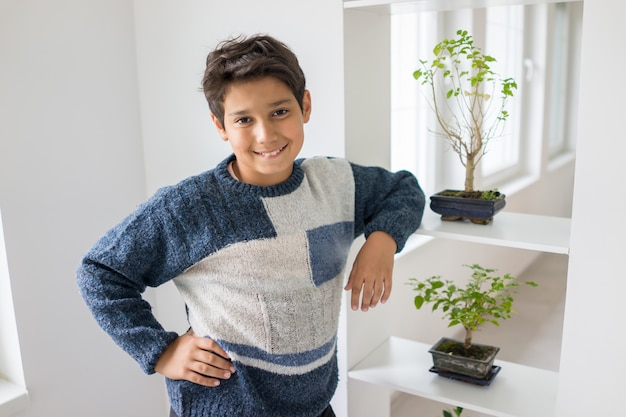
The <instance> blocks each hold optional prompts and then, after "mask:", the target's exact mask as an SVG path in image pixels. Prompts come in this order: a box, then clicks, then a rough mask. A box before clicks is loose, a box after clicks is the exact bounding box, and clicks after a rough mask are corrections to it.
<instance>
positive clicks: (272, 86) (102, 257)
mask: <svg viewBox="0 0 626 417" xmlns="http://www.w3.org/2000/svg"><path fill="white" fill-rule="evenodd" d="M202 86H203V90H204V93H205V96H206V98H207V101H208V103H209V108H210V110H211V118H212V120H213V123H214V124H215V126H216V128H217V130H218V132H219V133H220V135H221V137H222V139H223V140H225V141H229V142H230V145H231V146H232V149H233V154H232V155H231V156H229V157H228V158H226V159H225V160H224V161H223V162H221V163H220V164H219V165H218V166H217V167H216V168H215V169H213V170H210V171H207V172H205V173H202V174H200V175H197V176H194V177H191V178H188V179H186V180H184V181H182V182H181V183H179V184H177V185H175V186H171V187H166V188H163V189H161V190H159V191H158V192H157V193H156V194H155V195H154V196H153V197H152V198H151V199H149V200H148V201H147V202H146V203H144V204H143V205H141V206H140V207H139V208H138V209H137V210H136V212H135V213H133V214H132V215H130V216H129V217H128V218H126V219H125V220H124V221H123V222H122V223H121V224H119V225H117V226H116V227H114V228H113V229H112V230H110V231H109V232H108V233H107V234H105V235H104V236H103V237H102V238H101V239H100V240H99V241H98V242H97V243H96V244H95V245H94V247H93V248H92V249H91V250H90V251H89V252H88V253H87V254H86V255H85V258H84V259H83V262H82V264H81V266H80V267H79V270H78V283H79V287H80V290H81V292H82V295H83V297H84V299H85V301H86V303H87V305H88V306H89V307H90V309H91V310H92V312H93V314H94V316H95V318H96V319H97V321H98V323H99V324H100V326H102V328H103V329H104V330H105V331H107V332H108V333H109V334H110V335H111V337H112V338H113V339H114V340H115V341H116V343H118V344H119V345H120V346H121V347H122V348H124V349H125V350H126V351H127V352H128V353H129V354H130V355H131V356H132V357H133V358H134V359H135V360H137V361H138V362H139V364H140V365H141V367H142V369H143V370H144V371H145V372H146V373H154V372H158V373H161V374H163V375H164V376H165V377H166V383H167V387H168V392H169V396H170V401H171V404H172V416H179V417H207V416H229V417H232V416H259V417H264V416H267V417H281V416H289V417H295V416H297V417H317V416H334V413H333V412H332V410H331V409H330V405H329V403H330V400H331V398H332V396H333V393H334V391H335V388H336V386H337V357H336V336H337V326H338V316H339V310H340V302H341V287H342V285H343V277H344V271H345V264H346V259H347V256H348V251H349V249H350V246H351V244H352V242H353V240H354V239H355V238H356V237H357V236H359V235H361V234H363V233H364V234H365V236H366V242H365V243H364V245H363V247H362V248H361V250H360V252H359V254H358V255H357V257H356V260H355V262H354V265H353V267H352V270H351V273H350V275H349V278H348V282H347V285H346V286H345V289H346V290H349V291H351V292H352V296H351V307H352V309H354V310H356V309H358V308H359V305H360V308H361V309H362V310H363V311H367V310H368V309H369V308H372V307H375V306H376V305H377V304H378V303H379V302H383V303H384V302H385V301H386V300H387V299H388V298H389V294H390V291H391V277H392V268H393V259H394V258H393V256H394V253H396V252H397V251H400V250H401V249H402V247H403V246H404V243H405V241H406V239H407V238H408V236H409V235H410V234H411V233H413V232H414V231H415V229H416V228H417V227H418V226H419V224H420V221H421V217H422V213H423V209H424V195H423V193H422V191H421V189H420V187H419V185H418V183H417V181H416V180H415V178H414V177H413V176H412V175H411V174H409V173H407V172H399V173H395V174H393V173H390V172H388V171H386V170H383V169H380V168H373V167H362V166H358V165H354V164H351V163H349V162H347V161H345V160H343V159H335V158H309V159H302V160H301V159H298V160H296V156H297V155H298V153H299V152H300V149H301V148H302V144H303V141H304V129H303V125H304V123H307V122H308V120H309V117H310V114H311V95H310V93H309V91H307V90H306V89H305V78H304V74H303V73H302V70H301V68H300V66H299V64H298V60H297V58H296V57H295V55H294V54H293V53H292V52H291V51H290V50H289V49H288V48H287V47H286V46H285V45H284V44H282V43H281V42H279V41H277V40H276V39H274V38H272V37H269V36H262V35H258V36H253V37H250V38H237V39H231V40H228V41H225V42H222V43H221V44H220V45H218V47H217V49H216V50H215V51H213V52H212V53H210V54H209V56H208V58H207V67H206V72H205V75H204V79H203V82H202ZM172 279H173V280H174V282H175V284H176V286H177V288H178V290H179V291H180V293H181V295H182V297H183V299H184V301H185V304H186V307H187V314H188V319H189V324H190V326H191V327H190V330H189V331H188V332H187V333H186V334H183V335H181V336H179V335H178V334H176V333H173V332H168V331H165V330H164V329H163V328H162V327H161V326H160V324H159V323H158V322H157V321H156V319H155V317H154V316H153V315H152V313H151V311H150V306H149V305H148V304H147V303H146V302H145V301H144V300H142V298H141V293H142V292H143V291H144V290H145V288H146V286H153V287H155V286H158V285H161V284H163V283H164V282H166V281H169V280H172Z"/></svg>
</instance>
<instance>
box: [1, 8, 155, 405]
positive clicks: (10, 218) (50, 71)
mask: <svg viewBox="0 0 626 417" xmlns="http://www.w3.org/2000/svg"><path fill="white" fill-rule="evenodd" d="M133 30H134V25H133V13H132V3H130V2H128V1H125V0H107V1H104V0H103V1H83V0H58V1H55V2H48V1H34V0H26V1H3V2H0V57H1V58H0V59H1V60H2V63H1V65H0V91H1V92H2V93H1V94H0V115H1V116H0V117H1V118H2V122H1V123H0V207H2V216H3V221H4V232H5V238H6V249H7V257H8V264H9V270H10V277H11V284H12V290H13V299H14V305H15V313H16V319H17V325H18V333H19V338H20V345H21V351H22V359H23V365H24V373H25V375H24V376H25V380H26V385H27V388H28V390H29V392H30V398H31V406H30V408H28V409H26V410H24V411H23V412H20V413H18V414H17V416H18V417H44V416H45V417H67V416H120V417H131V416H132V417H134V416H156V415H159V412H160V413H162V414H163V413H164V410H165V407H166V405H165V399H164V398H163V396H162V391H163V389H162V382H161V381H160V380H159V379H158V378H156V377H155V378H148V377H146V376H144V375H143V374H142V372H141V371H140V370H139V368H138V367H137V366H136V365H135V364H134V362H133V361H132V360H130V359H128V357H127V356H126V355H125V354H124V353H122V352H121V350H119V349H118V348H117V347H116V346H114V345H113V343H111V341H110V340H109V338H108V337H107V336H105V335H104V334H103V332H102V331H100V330H99V329H98V328H97V326H95V322H94V320H93V319H92V318H91V316H90V314H89V312H88V311H87V309H86V307H85V306H84V304H83V302H82V299H81V298H80V296H79V294H78V290H77V288H76V284H75V271H76V267H77V265H78V263H79V261H80V258H81V255H82V254H83V253H84V252H85V251H86V250H87V249H88V248H89V246H90V245H91V244H92V243H93V242H94V241H95V239H96V238H97V237H98V236H99V235H100V234H102V233H103V232H104V231H105V230H106V228H108V227H110V226H111V225H112V224H113V223H114V222H117V221H118V220H120V219H121V217H122V216H123V215H125V214H126V213H127V212H128V211H129V210H131V209H133V207H135V205H136V204H137V203H139V202H140V201H141V200H142V199H143V198H144V196H145V184H144V175H143V171H144V166H143V158H142V147H141V136H140V126H139V112H138V95H137V77H136V65H135V50H134V34H133ZM155 394H158V395H155ZM145 398H152V400H150V401H146V400H145Z"/></svg>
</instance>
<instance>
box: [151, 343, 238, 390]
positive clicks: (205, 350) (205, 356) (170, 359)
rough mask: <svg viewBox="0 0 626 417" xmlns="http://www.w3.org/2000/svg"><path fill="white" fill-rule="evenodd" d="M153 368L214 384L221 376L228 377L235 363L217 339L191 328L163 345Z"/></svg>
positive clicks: (202, 382) (165, 373) (178, 377)
mask: <svg viewBox="0 0 626 417" xmlns="http://www.w3.org/2000/svg"><path fill="white" fill-rule="evenodd" d="M154 370H155V371H156V372H158V373H160V374H161V375H164V376H166V377H167V378H169V379H173V380H181V379H183V380H186V381H189V382H193V383H195V384H199V385H204V386H207V387H216V386H218V385H219V384H220V380H221V379H228V378H230V376H231V375H232V374H233V373H234V372H235V367H234V366H233V364H232V362H231V361H230V358H229V357H228V354H227V353H226V352H225V351H224V349H222V348H221V347H220V346H219V345H218V344H217V343H215V342H214V341H213V340H211V339H208V338H206V337H197V336H195V335H194V334H193V332H192V331H190V332H187V333H185V334H183V335H181V336H179V337H178V339H176V340H174V341H173V342H172V343H171V344H170V345H169V346H168V347H167V349H165V351H164V352H163V354H162V355H161V357H160V358H159V360H158V361H157V363H156V366H155V367H154Z"/></svg>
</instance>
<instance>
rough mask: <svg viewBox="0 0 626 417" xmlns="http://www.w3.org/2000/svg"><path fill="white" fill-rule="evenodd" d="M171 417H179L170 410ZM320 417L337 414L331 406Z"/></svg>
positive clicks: (329, 416)
mask: <svg viewBox="0 0 626 417" xmlns="http://www.w3.org/2000/svg"><path fill="white" fill-rule="evenodd" d="M170 417H178V416H177V415H176V413H175V412H174V410H172V409H170ZM320 417H335V412H334V411H333V409H332V407H331V406H330V405H329V406H328V407H326V410H324V411H323V412H322V414H320Z"/></svg>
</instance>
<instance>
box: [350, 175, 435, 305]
mask: <svg viewBox="0 0 626 417" xmlns="http://www.w3.org/2000/svg"><path fill="white" fill-rule="evenodd" d="M352 171H353V175H354V180H355V236H358V235H360V234H362V233H363V234H365V237H366V241H365V243H364V244H363V247H362V248H361V249H360V251H359V253H358V254H357V256H356V259H355V261H354V264H353V266H352V270H351V272H350V275H349V279H348V283H347V285H346V287H345V289H346V290H348V291H352V297H351V307H352V309H353V310H358V308H359V300H360V301H361V303H360V304H361V310H362V311H368V310H369V309H370V308H372V307H375V306H376V305H377V304H378V303H379V302H382V303H385V302H386V301H387V300H388V299H389V296H390V294H391V287H392V273H393V263H394V255H395V253H397V252H400V251H401V250H402V248H403V247H404V244H405V243H406V240H407V239H408V238H409V236H410V235H411V234H412V233H413V232H415V230H417V228H418V227H419V225H420V223H421V220H422V216H423V213H424V205H425V197H424V192H423V191H422V189H421V187H420V186H419V184H418V182H417V180H416V179H415V177H414V176H413V175H412V174H411V173H409V172H407V171H399V172H396V173H392V172H389V171H387V170H384V169H382V168H374V167H363V166H360V165H356V164H352Z"/></svg>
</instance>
